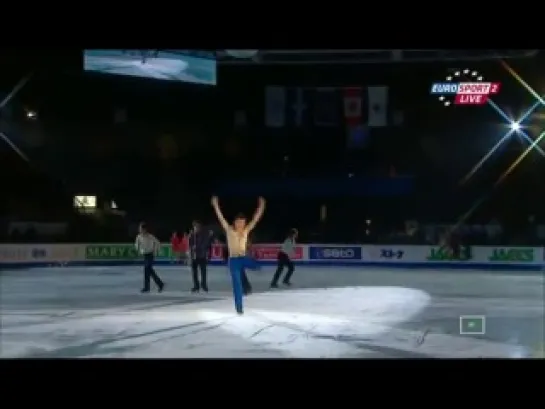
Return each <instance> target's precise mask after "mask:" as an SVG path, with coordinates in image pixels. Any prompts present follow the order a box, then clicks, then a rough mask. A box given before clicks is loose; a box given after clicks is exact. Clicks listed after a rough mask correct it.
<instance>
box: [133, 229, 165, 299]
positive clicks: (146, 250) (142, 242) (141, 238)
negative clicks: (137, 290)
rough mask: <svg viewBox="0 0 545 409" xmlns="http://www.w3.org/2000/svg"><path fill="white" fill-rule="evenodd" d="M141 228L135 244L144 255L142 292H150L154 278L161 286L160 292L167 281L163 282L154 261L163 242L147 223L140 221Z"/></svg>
mask: <svg viewBox="0 0 545 409" xmlns="http://www.w3.org/2000/svg"><path fill="white" fill-rule="evenodd" d="M139 230H140V233H139V234H138V236H136V242H135V244H134V245H135V247H136V251H137V252H138V253H139V254H142V255H143V256H144V288H142V292H143V293H149V291H150V281H151V279H152V278H153V281H154V282H155V284H156V285H157V287H158V288H159V292H161V291H163V288H164V287H165V283H163V281H162V280H161V279H160V278H159V276H158V275H157V273H156V272H155V269H154V268H153V261H154V260H155V255H156V254H158V253H159V250H160V249H161V243H160V242H159V240H157V237H155V236H154V235H153V234H151V233H150V232H149V231H148V229H147V226H146V223H140V229H139Z"/></svg>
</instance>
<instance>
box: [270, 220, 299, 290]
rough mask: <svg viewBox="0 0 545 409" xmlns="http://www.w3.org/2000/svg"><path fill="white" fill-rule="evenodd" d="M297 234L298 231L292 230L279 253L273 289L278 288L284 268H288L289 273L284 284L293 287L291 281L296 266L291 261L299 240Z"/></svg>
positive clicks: (272, 284)
mask: <svg viewBox="0 0 545 409" xmlns="http://www.w3.org/2000/svg"><path fill="white" fill-rule="evenodd" d="M297 234H298V232H297V229H291V230H290V232H289V234H288V237H286V240H284V243H282V247H281V248H280V251H279V252H278V264H277V267H276V272H275V273H274V277H273V279H272V281H271V288H278V280H279V279H280V276H281V275H282V271H283V270H284V267H287V268H288V272H287V273H286V276H285V277H284V279H283V280H282V283H283V284H285V285H291V283H290V279H291V276H292V274H293V272H294V271H295V265H294V264H293V261H291V259H292V258H293V256H294V255H295V239H297Z"/></svg>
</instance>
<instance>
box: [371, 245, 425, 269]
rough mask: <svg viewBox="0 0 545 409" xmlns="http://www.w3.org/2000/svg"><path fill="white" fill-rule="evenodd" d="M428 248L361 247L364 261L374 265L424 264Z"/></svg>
mask: <svg viewBox="0 0 545 409" xmlns="http://www.w3.org/2000/svg"><path fill="white" fill-rule="evenodd" d="M429 249H430V248H429V246H416V245H407V246H404V245H395V244H385V245H381V246H377V245H374V244H370V245H366V246H363V254H362V258H363V260H364V261H370V262H375V263H388V264H395V263H425V262H427V257H428V254H429V251H430V250H429Z"/></svg>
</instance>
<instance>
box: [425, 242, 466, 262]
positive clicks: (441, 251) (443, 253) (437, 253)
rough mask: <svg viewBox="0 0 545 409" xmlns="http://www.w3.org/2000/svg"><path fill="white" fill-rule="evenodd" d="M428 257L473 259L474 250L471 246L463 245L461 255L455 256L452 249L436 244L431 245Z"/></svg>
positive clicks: (433, 259) (453, 259) (432, 259)
mask: <svg viewBox="0 0 545 409" xmlns="http://www.w3.org/2000/svg"><path fill="white" fill-rule="evenodd" d="M426 259H427V260H428V261H471V260H472V259H473V252H472V250H471V247H470V246H462V248H461V250H460V256H459V257H455V256H454V255H452V251H451V249H449V248H447V247H440V246H435V247H429V253H428V255H427V257H426Z"/></svg>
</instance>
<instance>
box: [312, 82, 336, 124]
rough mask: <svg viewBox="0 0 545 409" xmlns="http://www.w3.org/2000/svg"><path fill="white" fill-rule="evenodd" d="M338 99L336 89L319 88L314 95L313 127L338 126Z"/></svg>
mask: <svg viewBox="0 0 545 409" xmlns="http://www.w3.org/2000/svg"><path fill="white" fill-rule="evenodd" d="M339 110H340V98H339V94H338V92H337V89H336V88H332V87H320V88H316V89H315V93H314V125H316V126H336V125H338V124H339Z"/></svg>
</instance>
